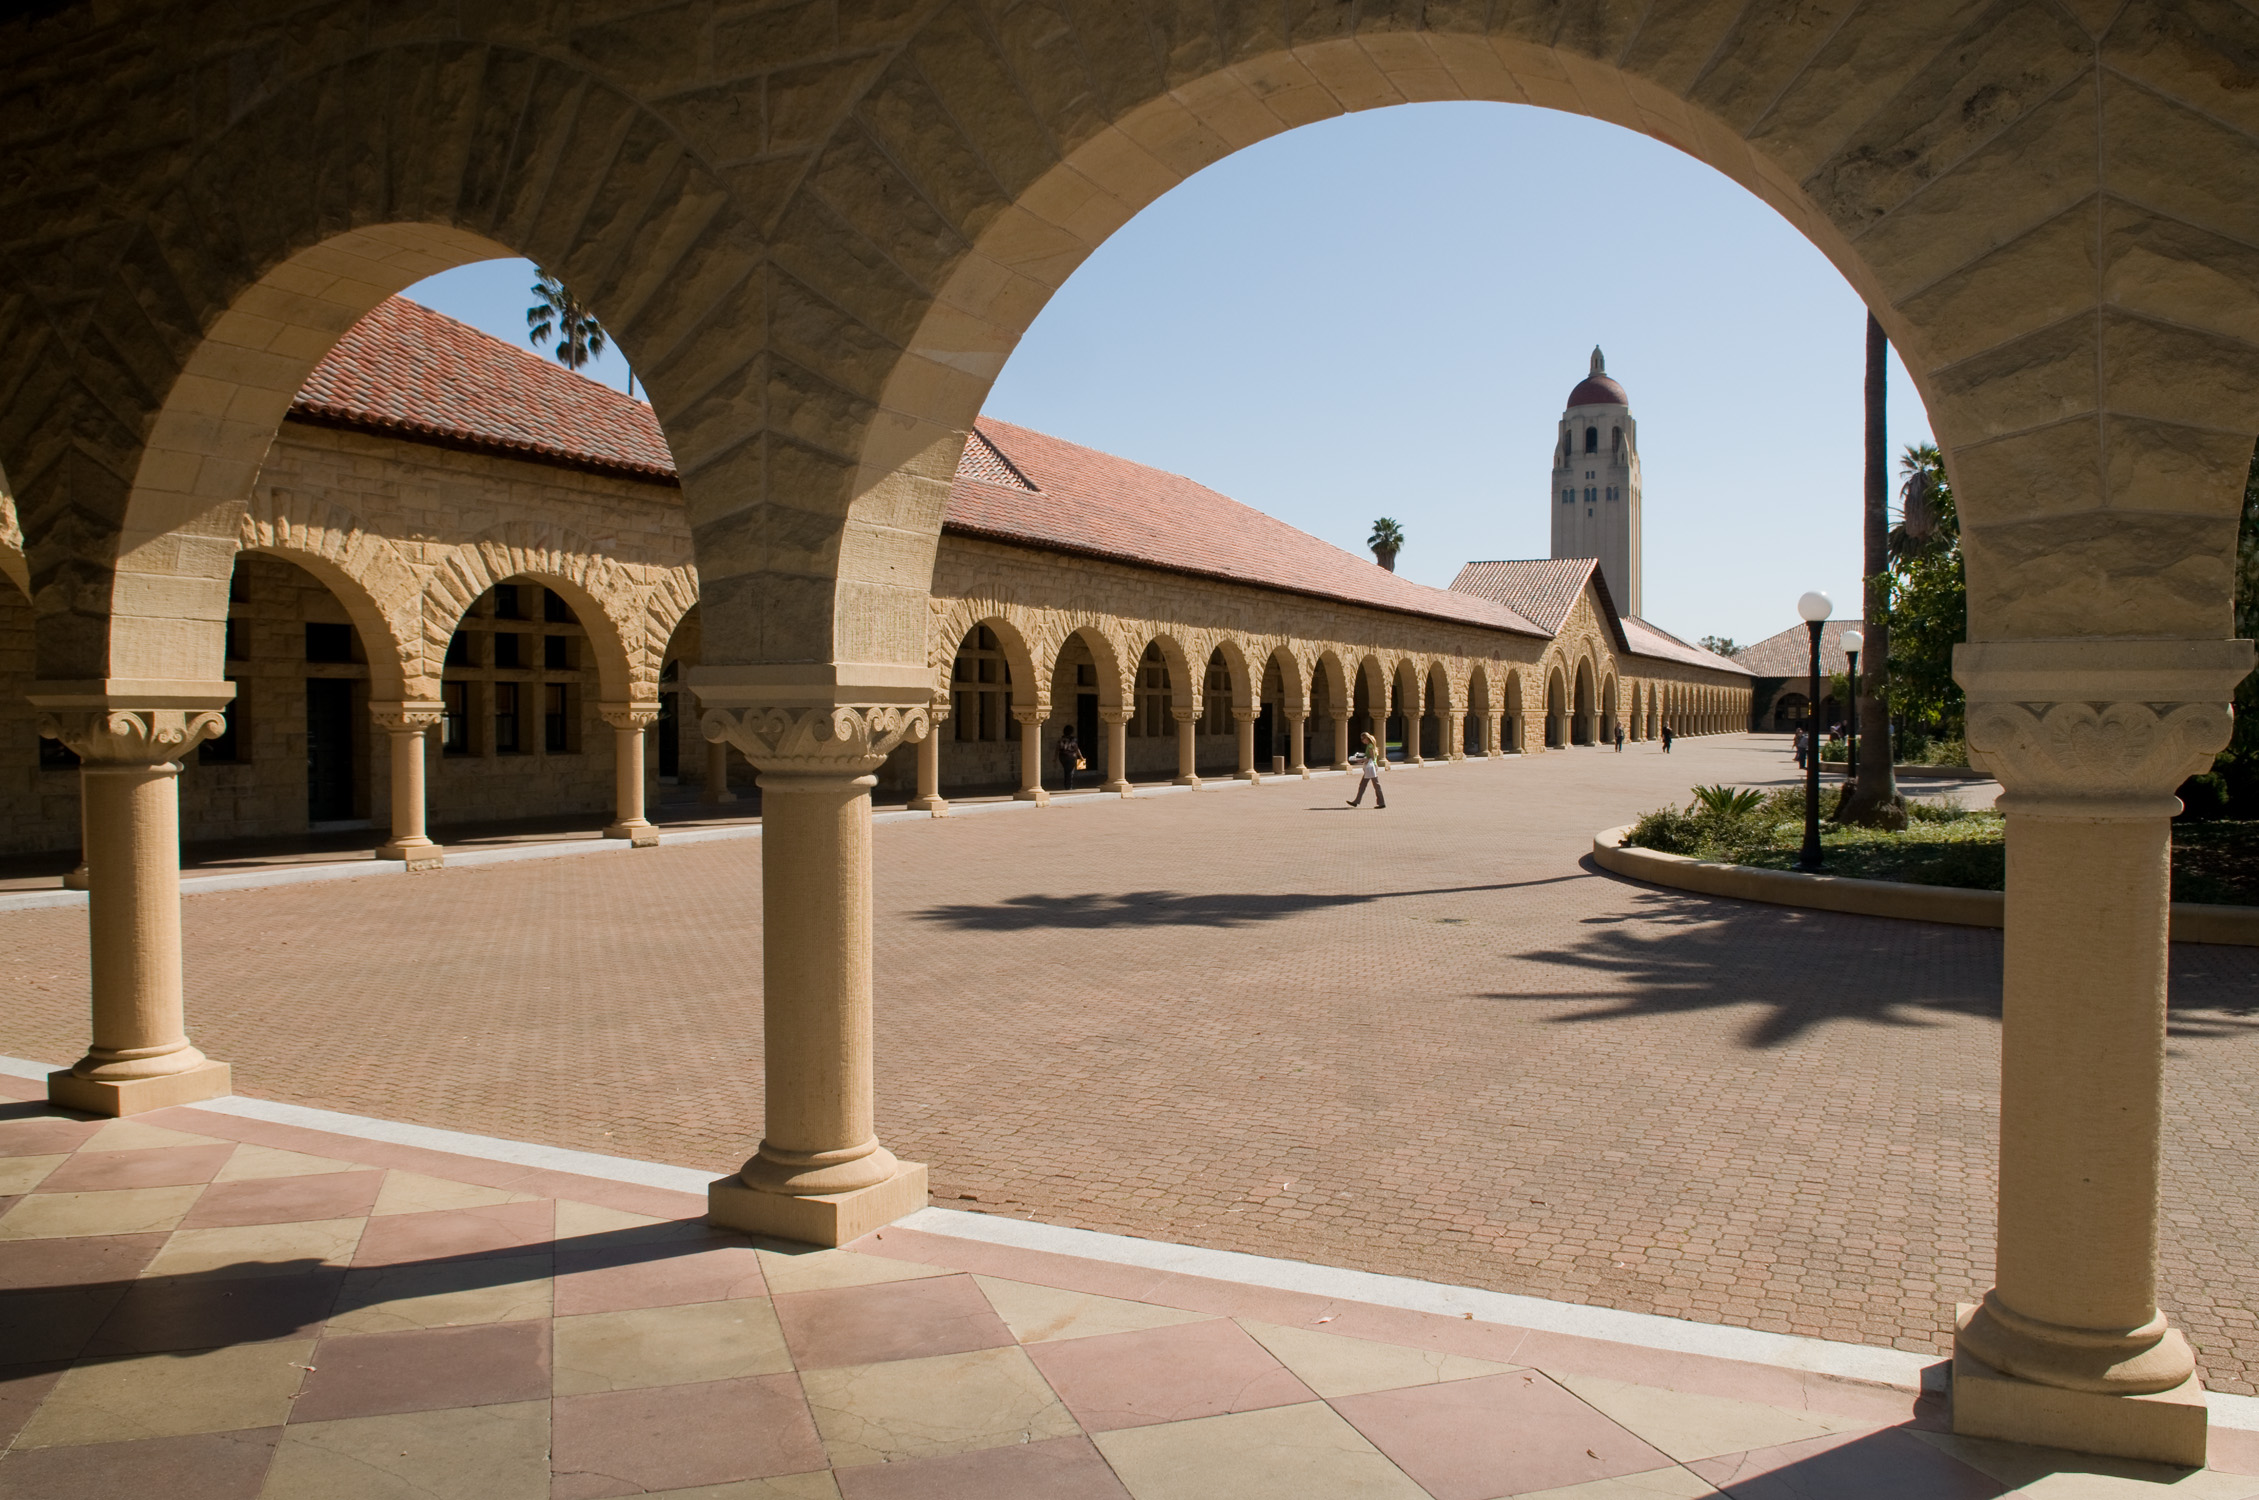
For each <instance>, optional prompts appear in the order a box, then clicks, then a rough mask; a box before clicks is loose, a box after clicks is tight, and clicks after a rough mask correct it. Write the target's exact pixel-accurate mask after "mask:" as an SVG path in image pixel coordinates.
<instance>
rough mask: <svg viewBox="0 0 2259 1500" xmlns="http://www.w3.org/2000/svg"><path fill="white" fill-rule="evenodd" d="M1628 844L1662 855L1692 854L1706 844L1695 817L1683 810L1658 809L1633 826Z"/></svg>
mask: <svg viewBox="0 0 2259 1500" xmlns="http://www.w3.org/2000/svg"><path fill="white" fill-rule="evenodd" d="M1624 842H1625V843H1626V844H1628V845H1630V846H1631V847H1632V848H1635V849H1653V850H1654V851H1655V852H1656V853H1658V854H1692V853H1694V851H1695V850H1696V849H1698V848H1700V847H1701V845H1702V828H1701V825H1700V824H1699V823H1697V822H1696V821H1695V818H1694V816H1693V815H1692V814H1690V813H1688V812H1686V811H1684V810H1682V809H1680V808H1676V807H1658V808H1657V809H1655V811H1653V812H1651V813H1648V814H1647V815H1646V816H1645V817H1643V818H1641V819H1640V820H1639V821H1638V822H1637V823H1634V824H1632V830H1631V832H1630V833H1627V834H1625V835H1624Z"/></svg>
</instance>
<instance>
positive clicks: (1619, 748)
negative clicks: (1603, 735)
mask: <svg viewBox="0 0 2259 1500" xmlns="http://www.w3.org/2000/svg"><path fill="white" fill-rule="evenodd" d="M1616 753H1617V754H1618V755H1621V754H1623V753H1624V726H1623V725H1621V724H1618V725H1617V726H1616Z"/></svg>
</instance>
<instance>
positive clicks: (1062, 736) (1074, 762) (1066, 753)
mask: <svg viewBox="0 0 2259 1500" xmlns="http://www.w3.org/2000/svg"><path fill="white" fill-rule="evenodd" d="M1051 753H1052V754H1053V755H1056V756H1058V757H1059V777H1060V780H1061V781H1062V782H1063V783H1064V784H1065V786H1066V789H1067V790H1068V791H1070V792H1071V791H1073V790H1074V789H1075V772H1077V771H1080V770H1082V769H1083V768H1084V767H1086V766H1088V765H1089V764H1090V762H1089V761H1087V760H1085V759H1083V754H1082V744H1081V742H1080V741H1079V740H1078V739H1077V738H1076V736H1075V726H1074V725H1072V724H1069V725H1068V726H1067V727H1066V728H1065V729H1062V730H1060V731H1059V743H1058V744H1057V745H1056V746H1054V747H1053V748H1052V751H1051Z"/></svg>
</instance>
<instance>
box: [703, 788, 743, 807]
mask: <svg viewBox="0 0 2259 1500" xmlns="http://www.w3.org/2000/svg"><path fill="white" fill-rule="evenodd" d="M736 800H737V793H735V792H724V793H722V794H721V795H720V796H719V797H708V798H707V799H706V805H707V806H708V807H727V806H729V804H731V803H732V802H735V801H736Z"/></svg>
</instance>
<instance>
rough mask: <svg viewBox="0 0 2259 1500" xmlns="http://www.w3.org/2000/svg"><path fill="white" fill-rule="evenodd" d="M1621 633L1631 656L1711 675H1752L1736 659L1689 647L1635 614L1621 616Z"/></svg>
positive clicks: (1738, 658)
mask: <svg viewBox="0 0 2259 1500" xmlns="http://www.w3.org/2000/svg"><path fill="white" fill-rule="evenodd" d="M1624 634H1625V635H1626V636H1628V637H1629V638H1630V640H1631V653H1632V655H1634V656H1654V657H1660V658H1662V659H1663V660H1665V661H1677V662H1684V663H1686V664H1687V665H1688V666H1690V667H1702V668H1704V669H1706V670H1708V671H1712V672H1737V673H1740V674H1741V675H1742V676H1745V677H1746V676H1750V675H1753V674H1751V673H1750V671H1749V669H1748V668H1747V667H1745V666H1743V665H1742V664H1741V658H1740V657H1738V656H1720V655H1718V653H1717V652H1715V651H1705V650H1703V649H1702V648H1701V647H1700V646H1695V645H1689V644H1688V643H1687V642H1685V641H1682V640H1680V639H1679V638H1678V637H1677V636H1675V635H1673V634H1671V633H1670V632H1669V631H1668V630H1664V629H1663V628H1661V627H1660V626H1656V625H1650V624H1649V623H1648V622H1647V621H1645V620H1642V619H1641V618H1640V617H1639V616H1637V615H1626V616H1624Z"/></svg>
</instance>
